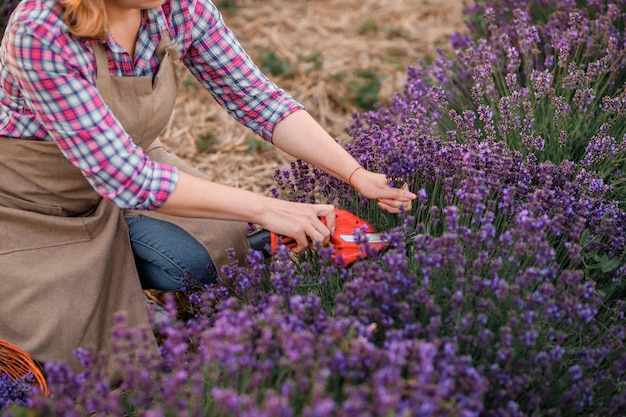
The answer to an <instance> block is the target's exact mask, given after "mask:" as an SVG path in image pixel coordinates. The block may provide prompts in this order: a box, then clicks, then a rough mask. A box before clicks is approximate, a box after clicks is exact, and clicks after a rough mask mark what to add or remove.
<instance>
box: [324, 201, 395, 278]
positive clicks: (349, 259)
mask: <svg viewBox="0 0 626 417" xmlns="http://www.w3.org/2000/svg"><path fill="white" fill-rule="evenodd" d="M335 216H336V217H335V233H333V235H332V236H331V238H330V245H331V246H332V247H333V248H335V250H336V253H335V257H334V261H335V263H336V264H338V265H346V266H348V265H351V264H352V263H354V262H356V261H358V260H359V259H364V258H366V257H367V254H366V253H365V248H364V245H363V244H361V243H358V242H354V241H350V242H347V241H345V240H344V239H342V237H341V235H348V236H352V235H354V232H355V230H357V229H359V230H361V231H363V232H364V233H376V229H374V226H372V225H371V224H369V223H368V222H367V221H365V220H363V219H362V218H360V217H358V216H356V215H354V214H352V213H350V212H349V211H347V210H335ZM371 245H372V246H374V247H375V248H376V250H379V251H380V250H381V249H383V248H384V247H385V243H371Z"/></svg>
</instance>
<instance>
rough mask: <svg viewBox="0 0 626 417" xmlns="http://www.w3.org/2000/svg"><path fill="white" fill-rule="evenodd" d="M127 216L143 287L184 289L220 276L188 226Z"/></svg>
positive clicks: (167, 289) (170, 289)
mask: <svg viewBox="0 0 626 417" xmlns="http://www.w3.org/2000/svg"><path fill="white" fill-rule="evenodd" d="M125 218H126V223H127V224H128V230H129V232H130V243H131V247H132V250H133V255H134V256H135V264H136V265H137V271H138V272H139V279H140V280H141V285H142V287H143V288H146V289H148V288H149V289H155V290H164V291H181V290H185V289H192V288H194V287H199V286H201V285H202V284H212V283H214V282H215V281H216V280H217V270H216V269H215V266H214V265H213V261H212V260H211V257H210V256H209V253H208V252H207V250H206V249H205V248H204V246H202V244H200V242H198V241H197V240H196V239H195V238H194V237H193V236H191V235H190V234H189V233H187V232H186V231H185V230H183V229H182V228H180V227H178V226H176V225H175V224H172V223H169V222H166V221H163V220H157V219H153V218H151V217H147V216H142V215H136V214H133V215H127V216H125Z"/></svg>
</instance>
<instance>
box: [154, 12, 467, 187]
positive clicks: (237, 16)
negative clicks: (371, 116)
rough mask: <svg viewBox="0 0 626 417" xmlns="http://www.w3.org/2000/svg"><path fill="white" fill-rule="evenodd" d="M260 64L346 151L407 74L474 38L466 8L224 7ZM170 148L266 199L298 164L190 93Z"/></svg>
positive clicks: (183, 99)
mask: <svg viewBox="0 0 626 417" xmlns="http://www.w3.org/2000/svg"><path fill="white" fill-rule="evenodd" d="M215 3H216V5H217V6H218V7H219V8H220V10H221V11H222V14H223V16H224V20H225V21H226V24H227V25H228V26H229V27H230V28H231V29H232V30H233V31H234V32H235V34H236V35H237V37H238V39H239V40H240V42H241V43H242V44H243V46H244V48H245V49H246V50H247V52H248V53H249V54H250V55H251V56H252V58H253V60H254V61H255V62H256V63H257V65H259V66H260V67H261V68H262V69H263V70H264V71H265V73H266V74H267V75H268V76H269V77H270V78H271V79H272V80H273V81H274V82H276V83H277V84H278V85H279V86H280V87H282V88H283V89H285V90H287V91H288V92H290V93H291V94H292V95H293V96H294V97H295V98H296V99H297V100H298V101H300V102H301V103H302V104H304V105H305V106H306V108H307V110H308V111H309V112H310V113H311V114H312V115H313V116H314V117H315V118H316V119H317V120H318V121H319V122H320V123H321V124H322V126H324V127H325V128H326V129H327V131H328V132H329V133H330V134H331V135H332V136H333V137H335V138H337V139H338V140H340V141H345V140H347V135H346V134H345V133H344V128H345V127H346V125H347V124H348V123H349V122H350V116H351V114H352V113H353V112H355V111H366V110H368V109H371V108H373V106H374V105H375V103H378V102H380V103H383V104H384V103H386V102H388V101H389V99H390V97H391V96H392V95H393V93H394V92H396V91H400V90H401V89H402V85H403V82H404V79H405V73H406V68H407V66H409V65H412V64H415V63H417V62H419V60H421V59H425V60H428V59H429V58H430V57H432V56H433V55H434V53H435V51H436V49H437V48H442V49H444V50H446V49H448V48H449V44H450V42H449V35H450V34H451V33H453V32H463V31H465V30H466V28H465V27H464V24H463V17H462V10H463V5H464V0H292V1H284V0H263V1H261V0H216V2H215ZM162 139H163V142H164V143H165V144H166V145H167V146H168V148H169V149H170V150H171V151H173V152H175V153H176V154H178V155H179V156H180V157H182V158H183V159H185V160H187V161H188V162H190V163H192V164H193V165H194V166H196V167H198V168H200V169H201V170H203V171H205V172H207V173H209V174H210V175H211V176H212V177H213V179H214V180H215V181H218V182H221V183H224V184H228V185H233V186H237V187H242V188H246V189H250V190H253V191H257V192H261V193H267V191H268V190H269V189H270V188H271V187H272V186H273V185H274V181H273V178H272V174H273V172H274V171H275V170H276V169H277V168H280V167H282V166H285V165H286V164H288V163H289V161H290V159H289V158H288V157H287V156H286V155H284V154H282V153H281V152H280V151H278V150H277V149H275V148H274V147H273V146H272V145H270V144H268V143H266V142H264V141H262V140H261V139H260V138H259V137H258V136H256V135H254V134H253V133H251V132H250V131H248V130H247V129H245V128H243V127H241V126H240V125H239V124H238V123H237V122H235V121H234V120H232V119H231V118H230V116H229V115H228V114H226V112H225V111H224V110H223V109H221V108H220V107H219V106H218V105H217V104H216V103H215V102H214V101H213V99H212V97H211V96H210V95H209V94H208V93H207V92H206V91H203V90H201V89H200V88H198V84H197V83H195V81H194V80H193V79H192V78H191V77H188V78H187V80H186V81H185V82H184V83H183V86H182V88H181V94H180V96H179V100H178V104H177V107H176V110H175V114H174V116H173V118H172V119H171V120H170V124H169V125H168V127H167V129H166V130H165V132H164V133H163V138H162Z"/></svg>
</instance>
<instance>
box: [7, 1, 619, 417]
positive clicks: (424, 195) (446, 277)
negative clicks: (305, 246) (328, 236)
mask: <svg viewBox="0 0 626 417" xmlns="http://www.w3.org/2000/svg"><path fill="white" fill-rule="evenodd" d="M623 6H624V2H623V1H622V2H619V1H617V2H587V3H585V4H584V5H581V4H576V3H575V2H571V1H566V2H559V3H557V5H555V3H547V2H543V1H529V2H519V1H518V2H508V1H505V2H487V1H481V2H479V3H478V4H477V5H476V6H475V7H473V8H471V9H468V21H469V22H470V23H469V24H470V29H471V31H472V34H473V35H474V38H473V39H472V38H470V37H456V38H455V40H454V45H455V46H456V48H457V52H456V53H455V54H454V56H452V57H445V56H444V55H443V54H442V55H440V56H439V57H438V58H436V59H435V60H434V61H433V62H432V63H431V64H429V65H426V64H424V65H422V66H420V67H416V68H409V70H408V73H407V82H406V88H405V89H404V91H402V92H399V93H398V94H397V95H396V97H395V98H394V100H393V101H392V102H391V104H390V106H388V107H385V108H383V107H380V106H379V107H378V108H377V109H376V110H375V111H370V112H367V113H364V114H357V115H355V116H354V118H353V122H352V124H351V126H350V127H349V128H348V132H349V133H350V135H351V136H352V138H353V141H352V142H351V143H349V144H348V145H346V147H347V149H348V150H349V151H350V152H351V153H352V154H353V155H354V156H355V157H356V158H357V159H358V160H359V161H360V162H361V163H362V164H363V165H365V166H367V167H368V168H371V169H375V170H379V171H382V172H384V173H385V174H386V175H387V176H388V178H390V181H391V182H392V185H401V184H404V183H407V184H408V185H409V187H410V189H411V190H414V191H415V192H416V193H417V194H418V200H416V201H415V204H414V206H413V208H412V210H411V211H410V212H407V213H403V214H402V215H401V216H394V215H388V214H384V213H383V212H381V211H380V210H379V209H377V208H376V206H375V204H372V203H371V202H369V201H367V200H363V199H362V198H361V197H359V196H358V195H357V194H356V193H355V192H354V191H353V190H351V189H350V188H349V187H347V186H346V185H345V184H343V183H341V182H339V181H337V180H335V179H333V178H331V177H329V176H327V175H325V174H322V173H321V172H319V171H318V170H316V169H314V168H312V167H310V166H308V165H306V164H304V163H302V162H295V163H294V164H293V165H292V166H291V167H290V169H285V170H282V171H279V172H277V174H276V180H277V189H276V190H275V193H276V195H277V196H278V195H281V196H282V197H285V198H289V199H292V200H298V201H319V200H322V201H331V202H333V203H335V204H337V205H338V206H339V207H342V208H348V209H350V210H352V211H354V212H355V213H357V214H358V215H360V216H362V217H364V218H366V219H367V220H369V221H370V222H371V223H373V224H374V225H375V226H376V227H377V228H378V229H379V230H384V231H385V232H386V233H385V236H386V239H387V240H388V242H389V243H388V247H387V248H386V249H385V250H383V251H381V252H377V251H376V250H375V248H374V247H372V246H369V245H368V244H367V242H366V241H365V240H364V237H363V236H361V235H360V234H359V232H358V231H357V233H356V237H357V238H358V239H361V241H362V243H363V248H364V251H365V252H366V253H367V255H368V257H367V258H366V259H364V260H362V261H359V262H357V263H355V264H354V265H352V266H351V267H349V268H345V267H339V266H337V265H335V263H334V262H333V260H332V257H333V249H332V248H328V247H327V248H319V250H317V251H310V252H307V253H305V254H303V255H301V256H298V257H297V258H293V257H292V256H290V254H289V253H288V251H287V250H286V248H284V247H281V248H279V250H278V251H277V253H276V254H274V256H273V257H272V259H271V260H270V261H266V260H264V259H263V258H262V255H261V254H260V253H259V252H251V253H250V254H249V258H248V262H247V263H246V264H245V265H237V264H233V265H232V266H231V267H229V268H227V269H225V270H224V272H225V273H226V275H227V276H228V280H227V281H228V282H231V283H233V284H232V285H230V286H226V285H225V284H220V285H216V286H214V287H210V288H206V290H205V291H201V292H194V293H191V295H190V300H189V302H190V304H191V305H192V306H193V314H192V315H191V316H190V317H185V318H184V319H181V318H180V317H179V313H180V312H179V310H177V306H176V304H175V303H174V299H173V297H168V298H167V300H168V304H167V305H166V308H167V310H168V311H169V315H170V318H169V321H168V322H167V323H164V324H163V325H162V327H161V328H160V330H159V332H158V335H159V340H160V349H161V352H160V353H161V355H160V356H153V355H150V354H148V353H147V352H149V350H147V349H146V348H145V342H146V335H145V334H142V333H140V332H138V331H136V330H134V329H128V328H126V326H125V324H124V320H123V317H120V320H119V323H118V325H117V326H116V327H115V328H114V329H113V332H114V336H115V340H116V349H115V354H114V356H113V357H110V358H109V357H104V356H100V355H95V354H94V353H93V352H91V351H89V350H80V351H78V352H77V355H78V358H79V359H80V361H81V364H82V369H81V370H80V371H78V372H72V371H71V370H70V369H69V368H68V367H67V366H65V365H63V364H53V363H48V364H46V375H47V381H48V384H49V388H50V391H51V393H52V394H51V396H50V397H49V398H45V397H43V396H41V395H39V394H37V393H34V392H33V393H32V395H31V397H30V398H27V401H28V403H22V405H21V406H20V405H19V404H18V405H17V406H14V407H13V408H10V409H7V411H5V414H7V415H12V416H19V415H35V416H49V415H50V416H52V415H67V416H86V415H90V416H91V415H138V416H167V415H176V416H225V417H226V416H307V417H313V416H346V417H347V416H466V417H470V416H484V417H491V416H493V417H496V416H497V417H507V416H511V417H522V416H568V417H569V416H574V417H576V416H579V417H583V416H584V417H589V416H598V417H599V416H602V417H606V416H608V417H618V416H623V415H626V382H625V378H624V377H625V375H624V374H625V373H626V349H625V348H624V340H626V319H625V317H624V315H625V313H626V300H625V295H626V284H625V282H626V281H625V277H626V267H625V266H624V265H626V262H625V259H624V257H625V255H624V252H625V246H626V229H625V228H626V212H625V211H624V209H623V205H622V203H623V198H622V196H623V187H622V186H621V183H622V181H623V174H622V170H623V166H622V165H623V159H624V146H626V145H623V142H624V141H623V139H624V135H625V134H626V125H625V123H624V121H623V120H624V112H625V110H624V109H625V108H626V107H625V102H624V100H626V93H624V81H626V77H624V55H623V54H624V52H623V50H624V35H623V29H624V28H623V21H624V7H623ZM573 23H576V25H577V26H573ZM572 28H575V29H572ZM110 361H115V363H117V364H119V365H120V366H121V369H124V370H125V372H124V374H123V375H122V379H121V380H120V381H119V382H118V383H117V384H116V385H112V383H111V382H110V379H109V378H108V377H107V375H105V374H104V373H103V369H104V365H106V364H107V363H108V362H110ZM0 386H5V385H2V383H1V382H0ZM0 392H8V391H6V390H5V391H0Z"/></svg>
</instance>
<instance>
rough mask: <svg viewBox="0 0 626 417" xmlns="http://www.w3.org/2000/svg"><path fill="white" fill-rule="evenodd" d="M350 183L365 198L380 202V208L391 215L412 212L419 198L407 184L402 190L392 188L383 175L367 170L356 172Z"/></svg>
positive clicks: (361, 169) (360, 169)
mask: <svg viewBox="0 0 626 417" xmlns="http://www.w3.org/2000/svg"><path fill="white" fill-rule="evenodd" d="M349 182H350V185H352V186H353V187H354V188H355V189H356V190H357V191H358V192H359V193H360V194H361V195H362V196H363V197H366V198H370V199H373V200H374V199H375V200H378V206H379V207H380V208H381V209H383V210H386V211H388V212H390V213H400V212H401V211H404V212H406V211H409V210H411V208H412V206H413V205H412V201H413V200H415V198H416V197H417V196H416V195H415V194H413V193H412V192H410V191H409V188H408V185H407V184H404V186H402V187H401V188H394V187H391V186H390V185H389V181H388V180H387V177H385V176H384V175H383V174H378V173H375V172H370V171H367V170H366V169H365V168H358V169H357V170H356V171H354V172H353V173H352V175H351V177H350V180H349Z"/></svg>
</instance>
